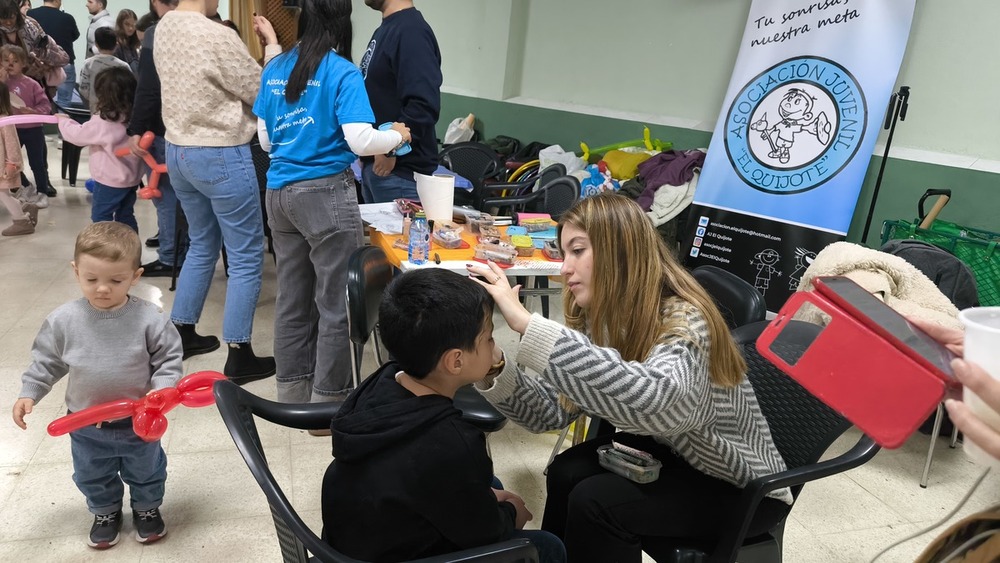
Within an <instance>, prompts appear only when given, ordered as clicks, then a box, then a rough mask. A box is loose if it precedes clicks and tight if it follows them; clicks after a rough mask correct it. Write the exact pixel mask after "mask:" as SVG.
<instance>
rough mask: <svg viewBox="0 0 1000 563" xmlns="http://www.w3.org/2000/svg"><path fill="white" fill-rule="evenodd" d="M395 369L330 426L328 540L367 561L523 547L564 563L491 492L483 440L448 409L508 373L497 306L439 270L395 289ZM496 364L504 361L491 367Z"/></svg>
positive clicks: (389, 302)
mask: <svg viewBox="0 0 1000 563" xmlns="http://www.w3.org/2000/svg"><path fill="white" fill-rule="evenodd" d="M379 321H380V322H379V325H380V326H381V327H382V329H381V334H382V340H383V343H384V344H385V347H386V349H387V350H388V351H389V353H390V354H391V356H392V357H393V358H395V360H394V361H393V362H390V363H388V364H385V365H384V366H382V367H381V368H379V370H378V371H377V372H376V373H375V374H374V375H372V376H371V377H369V378H368V379H366V380H365V381H364V382H363V383H362V384H361V385H360V386H359V387H358V388H357V389H356V390H355V391H354V392H353V393H351V395H350V396H349V397H348V398H347V401H346V402H345V403H344V406H343V407H342V408H341V409H340V412H339V413H338V414H337V416H336V417H335V418H334V419H333V422H332V424H331V429H332V430H333V454H334V458H335V460H334V461H333V463H332V464H330V467H329V469H327V472H326V476H325V477H324V479H323V494H322V506H323V530H324V537H325V539H326V541H328V542H329V543H330V545H332V546H333V547H335V548H336V549H338V550H339V551H341V552H343V553H344V554H346V555H348V556H350V557H354V558H357V559H362V560H364V561H375V562H379V561H404V560H405V561H409V560H411V559H416V558H421V557H429V556H431V555H438V554H443V553H449V552H452V551H458V550H461V549H467V548H472V547H477V546H482V545H487V544H490V543H494V542H498V541H503V540H506V539H510V538H511V537H514V536H520V537H527V538H528V539H530V540H531V541H532V542H534V543H535V545H536V546H537V547H538V548H539V553H540V555H541V560H542V561H549V562H557V561H565V550H564V548H563V546H562V543H561V542H560V541H559V540H558V539H557V538H556V537H555V536H553V535H551V534H549V533H547V532H542V531H538V530H534V531H528V532H523V531H518V530H520V529H521V528H522V527H523V526H524V524H525V522H527V521H528V520H530V519H531V513H530V512H528V510H527V508H525V506H524V501H523V500H522V499H521V498H520V497H518V496H517V495H515V494H513V493H510V492H507V491H503V490H496V489H492V488H491V483H492V480H493V462H492V461H491V460H490V458H489V456H488V455H487V453H486V438H485V436H484V435H483V433H482V432H481V431H480V430H478V429H477V428H476V427H475V426H473V425H472V424H471V423H469V422H467V421H465V420H463V418H462V413H461V411H459V410H458V409H456V408H455V406H454V404H453V403H452V399H453V397H454V396H455V392H456V391H457V390H458V389H459V388H460V387H462V386H464V385H468V384H470V383H473V382H476V381H479V380H481V379H483V378H484V377H486V375H487V374H488V372H490V371H491V369H492V370H496V371H497V372H499V370H502V369H503V365H504V364H503V361H502V352H501V351H500V350H499V348H496V347H495V345H494V342H493V299H492V298H491V297H490V296H489V294H488V293H487V292H486V290H485V289H484V288H483V287H482V286H480V285H478V284H477V283H475V282H473V281H472V280H470V279H468V278H466V277H464V276H460V275H458V274H455V273H453V272H449V271H446V270H440V269H434V268H431V269H424V270H416V271H413V272H409V273H406V274H403V275H402V276H399V277H397V278H396V279H395V280H393V282H392V284H391V285H390V286H389V288H388V289H387V290H386V292H385V297H384V298H383V301H382V304H381V306H380V307H379ZM495 359H500V361H499V362H496V363H495Z"/></svg>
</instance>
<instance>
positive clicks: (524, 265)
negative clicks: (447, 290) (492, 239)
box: [369, 227, 562, 293]
mask: <svg viewBox="0 0 1000 563" xmlns="http://www.w3.org/2000/svg"><path fill="white" fill-rule="evenodd" d="M369 237H370V238H371V241H372V245H374V246H378V247H379V248H381V249H382V250H383V251H384V252H385V255H386V256H387V257H388V258H389V262H390V263H391V264H392V265H393V266H395V267H397V268H399V269H400V270H402V271H404V272H406V271H409V270H412V269H415V268H445V269H447V270H451V271H453V272H458V273H460V274H465V272H466V270H465V265H466V264H468V263H469V262H471V261H472V257H473V255H474V251H473V248H475V246H476V235H474V234H471V233H468V232H465V231H463V232H462V240H464V241H465V242H466V243H468V244H469V248H456V249H454V250H451V249H448V248H442V247H440V246H438V245H437V243H435V242H433V241H432V242H431V254H430V256H431V259H430V260H428V261H427V262H426V263H425V264H421V265H419V266H418V265H416V264H413V263H411V262H410V261H408V260H407V259H406V250H403V249H402V248H397V247H395V246H393V243H394V242H396V241H397V240H401V239H402V238H403V235H389V234H385V233H382V232H379V231H377V230H375V228H374V227H371V228H369ZM435 255H437V256H438V257H440V258H441V262H440V263H437V261H436V260H434V258H435ZM561 266H562V262H553V261H551V260H547V259H546V258H545V257H544V256H543V255H542V251H541V250H535V255H534V256H531V257H525V258H521V257H518V259H517V260H516V261H515V262H514V265H513V266H511V267H510V268H506V269H505V270H504V271H505V273H506V274H507V275H508V276H555V275H559V268H560V267H561ZM556 291H558V288H557V289H556ZM550 293H551V292H550Z"/></svg>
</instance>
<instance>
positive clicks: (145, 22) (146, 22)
mask: <svg viewBox="0 0 1000 563" xmlns="http://www.w3.org/2000/svg"><path fill="white" fill-rule="evenodd" d="M158 21H160V18H159V17H158V16H157V15H156V12H146V13H145V14H143V16H142V17H141V18H139V20H138V21H136V22H135V30H136V31H141V32H143V33H146V30H147V29H149V27H150V26H151V25H153V24H154V23H156V22H158Z"/></svg>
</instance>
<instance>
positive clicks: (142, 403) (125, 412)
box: [48, 371, 226, 442]
mask: <svg viewBox="0 0 1000 563" xmlns="http://www.w3.org/2000/svg"><path fill="white" fill-rule="evenodd" d="M225 378H226V376H224V375H222V374H221V373H219V372H217V371H199V372H197V373H192V374H191V375H189V376H187V377H185V378H183V379H181V380H180V381H178V382H177V387H167V388H164V389H157V390H156V391H153V392H152V393H150V394H148V395H146V396H145V397H143V398H141V399H138V400H132V399H122V400H120V401H109V402H107V403H101V404H99V405H94V406H92V407H88V408H85V409H83V410H82V411H77V412H75V413H72V414H68V415H66V416H63V417H60V418H57V419H55V420H53V421H52V423H51V424H49V427H48V431H49V435H50V436H62V435H63V434H66V433H69V432H72V431H74V430H76V429H78V428H83V427H84V426H89V425H91V424H97V423H99V422H104V421H110V420H118V419H120V418H126V417H129V416H131V417H132V429H133V430H135V434H136V435H137V436H139V437H140V438H142V439H143V440H145V441H147V442H155V441H157V440H159V439H160V438H161V437H163V433H164V432H166V431H167V419H166V417H165V416H163V415H165V414H166V413H167V412H169V411H170V409H172V408H174V407H176V406H177V405H178V404H181V405H184V406H185V407H191V408H194V407H205V406H208V405H211V404H213V403H214V402H215V396H214V395H212V385H214V384H215V382H216V381H220V380H223V379H225Z"/></svg>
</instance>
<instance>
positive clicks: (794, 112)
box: [750, 88, 831, 164]
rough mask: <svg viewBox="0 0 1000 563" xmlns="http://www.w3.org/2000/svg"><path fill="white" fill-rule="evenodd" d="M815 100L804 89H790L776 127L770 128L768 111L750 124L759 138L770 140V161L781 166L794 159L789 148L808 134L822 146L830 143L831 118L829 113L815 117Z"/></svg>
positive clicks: (782, 102)
mask: <svg viewBox="0 0 1000 563" xmlns="http://www.w3.org/2000/svg"><path fill="white" fill-rule="evenodd" d="M815 103H816V98H814V97H812V96H810V95H809V94H807V93H806V91H805V90H803V89H801V88H789V89H788V91H787V92H786V93H785V95H784V97H782V98H781V102H780V103H779V104H778V116H779V117H780V118H781V119H779V120H778V121H777V122H775V123H774V125H770V126H769V125H768V122H767V112H765V113H764V116H763V117H761V118H760V119H758V120H757V121H754V122H753V123H751V124H750V129H751V130H752V131H759V132H760V138H761V139H764V140H765V141H767V143H768V145H770V147H771V151H770V152H768V153H767V158H770V159H777V160H778V162H780V163H781V164H788V162H789V161H790V160H791V152H790V151H789V149H790V148H791V147H792V146H793V145H795V136H796V134H800V133H809V134H811V135H813V136H814V137H816V140H817V141H819V143H820V145H822V146H826V145H827V143H829V142H830V129H831V127H830V118H828V117H827V116H826V112H824V111H820V112H819V115H814V114H813V106H814V105H815Z"/></svg>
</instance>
